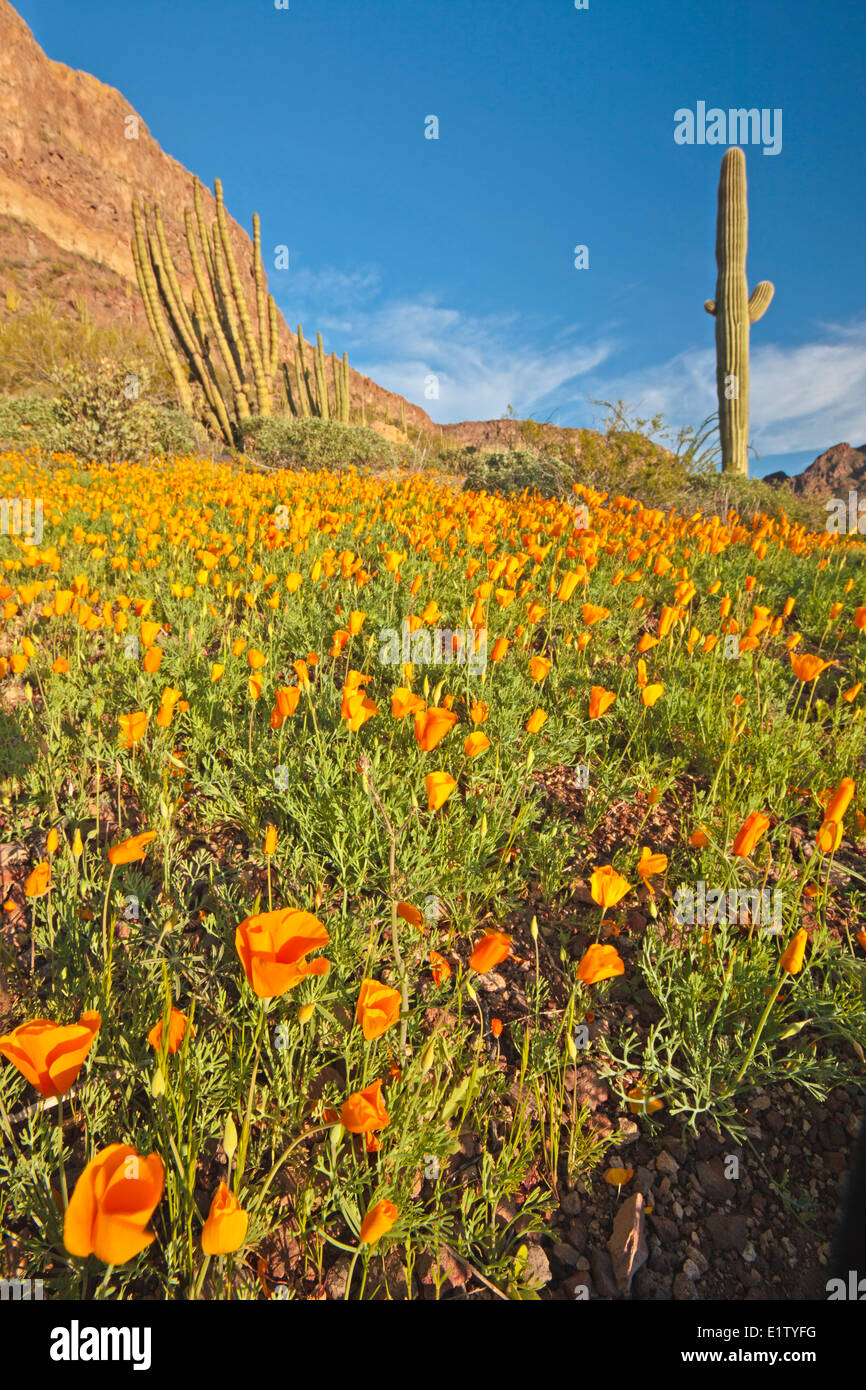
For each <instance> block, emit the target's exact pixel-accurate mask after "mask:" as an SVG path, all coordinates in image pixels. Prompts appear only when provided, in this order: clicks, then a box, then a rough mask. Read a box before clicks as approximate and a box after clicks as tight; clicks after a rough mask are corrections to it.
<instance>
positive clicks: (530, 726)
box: [523, 709, 547, 734]
mask: <svg viewBox="0 0 866 1390" xmlns="http://www.w3.org/2000/svg"><path fill="white" fill-rule="evenodd" d="M546 723H547V714H546V713H545V711H544V710H543V709H537V710H536V711H535V712H534V713H533V714H531V715H530V716H529V718H528V719H527V721H526V723H525V724H524V726H523V727H524V728H525V730H526V732H527V733H528V734H537V733H538V731H539V729H540V728H541V727H542V725H543V724H546Z"/></svg>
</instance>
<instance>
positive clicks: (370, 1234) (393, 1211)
mask: <svg viewBox="0 0 866 1390" xmlns="http://www.w3.org/2000/svg"><path fill="white" fill-rule="evenodd" d="M398 1216H399V1211H398V1209H397V1208H396V1207H395V1206H394V1203H393V1202H388V1201H382V1202H377V1203H376V1205H375V1206H374V1207H371V1208H370V1210H369V1211H368V1212H367V1215H366V1216H365V1217H364V1220H363V1221H362V1222H361V1235H360V1241H361V1244H362V1245H375V1244H376V1241H377V1240H381V1238H382V1236H384V1235H387V1234H388V1232H389V1231H390V1229H391V1227H392V1226H393V1225H394V1222H395V1221H396V1220H397V1217H398Z"/></svg>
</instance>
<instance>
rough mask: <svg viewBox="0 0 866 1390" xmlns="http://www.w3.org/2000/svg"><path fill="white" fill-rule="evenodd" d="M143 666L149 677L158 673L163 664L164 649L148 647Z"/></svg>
mask: <svg viewBox="0 0 866 1390" xmlns="http://www.w3.org/2000/svg"><path fill="white" fill-rule="evenodd" d="M142 664H143V666H144V669H145V671H146V672H147V674H148V675H149V676H152V675H153V674H154V673H155V672H156V671H158V670H159V668H160V666H161V664H162V647H148V649H147V651H146V652H145V653H144V661H143V663H142Z"/></svg>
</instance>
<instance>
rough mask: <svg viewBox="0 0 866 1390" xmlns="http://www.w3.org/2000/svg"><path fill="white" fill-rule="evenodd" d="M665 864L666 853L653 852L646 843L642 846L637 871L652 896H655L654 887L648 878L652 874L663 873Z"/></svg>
mask: <svg viewBox="0 0 866 1390" xmlns="http://www.w3.org/2000/svg"><path fill="white" fill-rule="evenodd" d="M667 866H668V857H667V855H666V854H653V852H652V850H651V849H650V848H649V846H648V845H644V846H643V848H642V850H641V854H640V861H639V863H638V866H637V871H638V873H639V874H640V876H641V878H642V879H643V881H644V884H645V886H646V887H647V888H648V889H649V891H650V893H651V894H652V896H653V897H655V889H654V888H653V886H652V884H651V883H650V881H649V880H650V878H651V877H652V875H653V874H663V873H664V872H665V870H666V869H667Z"/></svg>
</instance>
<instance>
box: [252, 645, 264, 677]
mask: <svg viewBox="0 0 866 1390" xmlns="http://www.w3.org/2000/svg"><path fill="white" fill-rule="evenodd" d="M266 661H267V657H266V656H265V654H264V652H260V651H259V650H258V648H257V647H250V649H249V651H248V652H247V665H248V666H249V668H250V670H251V671H260V670H261V668H262V667H263V666H264V664H265V662H266Z"/></svg>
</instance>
